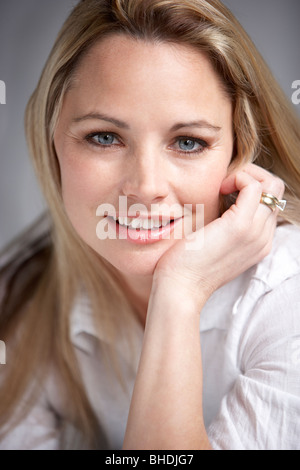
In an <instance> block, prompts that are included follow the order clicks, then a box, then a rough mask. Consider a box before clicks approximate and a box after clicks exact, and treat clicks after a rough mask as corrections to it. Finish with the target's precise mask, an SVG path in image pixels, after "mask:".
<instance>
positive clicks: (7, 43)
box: [0, 0, 300, 249]
mask: <svg viewBox="0 0 300 470" xmlns="http://www.w3.org/2000/svg"><path fill="white" fill-rule="evenodd" d="M76 3H77V2H76V0H0V80H3V81H4V82H5V83H6V104H0V249H1V248H3V247H4V246H5V244H6V243H7V242H8V241H10V240H11V238H12V237H14V236H15V235H17V234H18V233H19V232H20V230H22V229H23V228H25V227H26V226H27V225H28V224H29V223H31V222H32V221H33V220H34V219H35V218H36V217H37V216H38V215H39V214H40V213H41V212H42V211H43V208H44V207H45V206H44V202H43V198H42V196H41V193H40V190H39V188H38V185H37V183H36V179H35V176H34V173H33V170H32V168H31V163H30V161H29V157H28V153H27V148H26V143H25V137H24V130H23V116H24V110H25V106H26V103H27V101H28V99H29V97H30V95H31V93H32V91H33V90H34V88H35V85H36V83H37V81H38V79H39V75H40V73H41V70H42V68H43V65H44V63H45V60H46V58H47V56H48V54H49V52H50V49H51V47H52V44H53V42H54V40H55V37H56V34H57V33H58V31H59V29H60V27H61V25H62V23H63V21H64V19H65V18H66V16H67V14H68V12H69V11H70V10H71V9H72V8H73V6H74V5H75V4H76ZM224 3H225V4H226V5H227V6H228V7H229V8H230V9H231V10H232V12H233V13H234V14H235V15H236V16H237V18H238V19H239V21H240V22H241V23H242V25H243V26H244V28H245V29H246V31H247V32H248V33H249V35H250V36H251V37H252V39H253V40H254V42H255V44H256V46H257V47H258V49H259V50H260V52H261V53H262V55H263V56H264V58H265V60H266V61H267V63H268V64H269V66H270V68H271V70H272V71H273V73H274V75H275V77H276V78H277V80H278V82H279V83H280V85H281V86H282V88H283V90H284V92H285V94H286V95H287V97H288V98H289V99H290V100H291V96H292V93H293V91H294V90H292V88H291V85H292V83H293V81H295V80H300V46H299V45H300V41H299V39H300V33H299V18H300V2H299V0H251V1H249V0H224ZM294 106H295V108H296V109H297V111H298V113H299V115H300V105H294Z"/></svg>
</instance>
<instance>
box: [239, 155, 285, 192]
mask: <svg viewBox="0 0 300 470" xmlns="http://www.w3.org/2000/svg"><path fill="white" fill-rule="evenodd" d="M243 171H246V172H247V173H248V174H249V175H251V176H253V178H255V179H257V181H259V182H260V183H261V185H262V187H263V191H264V192H265V193H271V194H273V195H274V196H276V197H277V198H278V199H281V198H282V197H283V194H284V191H285V185H284V182H283V181H282V179H280V178H279V177H278V176H276V175H273V173H270V172H269V171H267V170H265V169H264V168H261V167H260V166H258V165H254V164H253V163H250V164H248V165H246V166H245V168H244V169H243Z"/></svg>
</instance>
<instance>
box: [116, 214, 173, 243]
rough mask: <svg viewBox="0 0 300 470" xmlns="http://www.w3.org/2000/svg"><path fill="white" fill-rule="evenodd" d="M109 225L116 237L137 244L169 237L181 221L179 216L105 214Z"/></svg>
mask: <svg viewBox="0 0 300 470" xmlns="http://www.w3.org/2000/svg"><path fill="white" fill-rule="evenodd" d="M107 220H108V222H109V224H110V225H111V227H113V228H114V229H115V233H116V235H117V238H118V239H120V240H128V241H129V242H133V243H137V244H147V243H154V242H158V241H159V240H164V239H170V238H171V233H172V232H173V230H174V228H175V226H176V225H177V224H178V223H179V222H180V221H182V217H179V218H176V219H175V218H170V217H168V218H166V217H161V216H157V217H151V218H143V217H134V218H133V217H121V216H119V217H112V216H107Z"/></svg>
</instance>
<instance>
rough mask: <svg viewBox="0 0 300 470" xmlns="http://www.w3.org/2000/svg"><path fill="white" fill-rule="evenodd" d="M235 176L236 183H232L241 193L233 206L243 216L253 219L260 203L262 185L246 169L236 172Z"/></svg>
mask: <svg viewBox="0 0 300 470" xmlns="http://www.w3.org/2000/svg"><path fill="white" fill-rule="evenodd" d="M234 178H235V179H234V183H233V182H232V181H231V182H230V184H233V185H234V187H235V191H239V194H238V197H237V199H236V201H235V204H234V206H232V208H233V207H234V209H235V210H238V211H239V212H240V213H241V216H242V217H243V218H248V219H253V217H254V215H255V213H256V211H257V209H258V206H259V203H260V199H261V193H262V185H261V183H260V182H259V181H257V180H256V179H255V178H253V177H252V176H251V175H249V174H248V173H246V172H244V171H238V172H236V173H235V175H234Z"/></svg>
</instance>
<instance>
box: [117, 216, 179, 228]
mask: <svg viewBox="0 0 300 470" xmlns="http://www.w3.org/2000/svg"><path fill="white" fill-rule="evenodd" d="M112 218H113V220H114V221H115V222H116V223H117V224H118V225H121V226H122V227H125V228H128V229H131V230H137V231H138V230H159V229H160V228H162V227H166V226H167V225H170V224H171V223H172V222H174V220H175V219H172V218H171V219H163V218H162V217H156V218H150V219H148V218H146V219H144V218H139V217H138V218H136V217H112Z"/></svg>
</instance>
